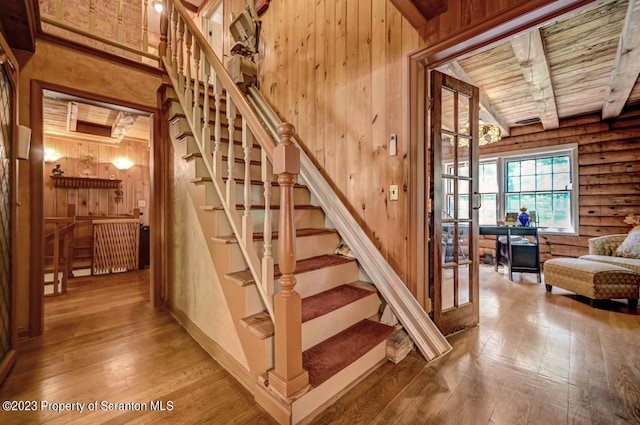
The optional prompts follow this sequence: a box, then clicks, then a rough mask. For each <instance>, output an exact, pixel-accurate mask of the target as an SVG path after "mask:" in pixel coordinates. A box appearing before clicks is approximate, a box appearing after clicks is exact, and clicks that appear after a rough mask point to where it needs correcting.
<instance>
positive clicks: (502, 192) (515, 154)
mask: <svg viewBox="0 0 640 425" xmlns="http://www.w3.org/2000/svg"><path fill="white" fill-rule="evenodd" d="M560 155H568V156H569V161H570V169H571V171H570V175H571V189H570V190H569V192H570V195H571V214H570V218H571V227H567V228H546V227H541V228H540V230H539V232H540V233H545V234H561V235H578V234H579V229H580V221H579V220H580V214H579V197H580V193H579V192H580V184H579V164H578V144H577V143H571V144H564V145H557V146H550V147H542V148H534V149H523V150H518V151H512V152H506V153H504V154H501V155H495V154H493V155H481V156H480V160H479V163H480V164H482V163H490V162H496V163H497V178H498V199H497V206H498V210H497V211H496V216H497V217H504V216H505V214H506V186H507V181H506V164H507V162H508V161H513V160H518V161H522V160H527V159H535V158H540V157H549V156H560ZM491 193H493V192H491ZM481 195H482V193H481Z"/></svg>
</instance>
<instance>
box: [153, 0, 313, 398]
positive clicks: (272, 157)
mask: <svg viewBox="0 0 640 425" xmlns="http://www.w3.org/2000/svg"><path fill="white" fill-rule="evenodd" d="M164 6H165V7H164V11H165V12H163V16H162V18H161V19H162V22H161V28H162V29H164V30H165V32H166V33H163V34H161V40H162V45H161V50H160V51H161V55H162V57H161V60H162V62H163V63H164V66H165V68H166V69H167V74H168V76H169V79H170V80H171V83H172V85H173V87H174V89H175V91H176V96H177V98H178V100H179V102H180V104H181V106H182V109H183V111H184V114H185V117H186V120H187V122H188V123H189V127H190V128H191V130H192V134H193V135H192V136H189V137H192V138H193V140H194V142H195V143H194V145H195V146H196V147H197V149H198V150H199V151H200V154H201V158H202V161H203V162H204V165H205V169H206V170H207V172H208V173H209V175H210V177H211V183H212V184H213V187H214V188H215V191H216V193H217V195H218V198H219V200H220V204H221V205H222V207H223V209H224V211H225V214H226V216H227V218H228V220H229V224H230V227H231V228H232V230H233V233H234V235H235V237H236V240H237V242H238V246H239V248H240V251H241V252H242V254H243V256H244V259H245V262H246V263H247V265H248V267H249V270H250V271H251V274H252V276H253V278H254V280H255V283H256V288H257V289H258V292H259V293H260V296H261V298H262V301H263V302H264V304H265V307H266V309H267V311H268V312H269V315H270V317H271V319H272V320H273V321H274V328H275V340H274V344H275V357H274V360H275V365H276V366H275V370H274V371H273V372H271V373H270V374H269V382H270V384H269V387H270V389H271V390H273V391H274V392H276V393H278V394H279V395H280V396H281V397H285V398H290V397H292V396H293V394H294V393H300V391H302V390H304V389H305V388H308V382H309V379H308V374H307V372H306V371H305V370H304V369H303V367H302V315H301V310H302V300H301V297H300V294H298V293H297V292H296V291H295V285H296V278H295V276H294V272H295V261H296V247H295V225H294V215H293V214H294V209H293V208H294V204H293V186H294V182H295V179H296V176H297V174H298V173H299V172H300V151H299V149H298V148H297V147H296V146H295V145H293V143H291V138H292V136H293V134H294V133H295V128H294V127H293V125H291V124H283V125H281V128H280V131H279V137H280V143H279V144H278V146H277V147H276V145H275V143H274V141H273V139H272V138H271V136H270V134H269V132H268V131H267V129H266V128H265V127H264V125H263V124H262V122H261V121H260V119H259V118H258V116H257V115H256V113H255V111H254V110H253V108H251V106H250V105H249V103H248V101H247V98H246V97H245V96H244V94H243V93H242V92H241V91H240V89H239V88H238V87H237V86H236V84H235V82H234V81H233V79H232V78H231V76H230V75H229V74H228V72H227V71H226V69H225V68H224V66H223V65H222V62H220V60H219V59H218V57H217V56H216V55H215V53H214V52H213V50H212V49H211V47H210V46H209V44H208V43H207V41H206V40H205V38H204V37H203V36H202V34H200V31H199V29H198V28H197V27H196V25H195V24H194V22H193V21H192V19H191V17H190V16H189V15H188V14H187V11H186V9H185V8H184V6H182V4H180V2H175V1H174V0H164ZM165 40H166V43H165ZM212 71H213V72H212ZM210 80H212V93H213V96H214V103H215V106H214V108H213V109H212V108H211V106H210V104H209V96H210V95H211V93H210V92H209V85H210ZM201 88H202V89H201ZM223 96H224V99H225V101H226V104H225V106H226V119H227V123H228V126H227V129H228V138H227V140H229V141H230V143H229V149H228V152H227V163H228V164H227V169H226V172H227V175H228V176H232V172H233V163H234V155H235V152H234V146H233V140H234V134H235V132H236V131H237V130H236V128H235V127H236V126H235V122H236V119H237V117H238V116H240V118H241V119H242V130H241V132H242V142H243V143H242V147H243V150H244V166H245V175H244V180H243V183H244V185H245V192H244V194H243V195H244V196H243V197H242V198H243V199H242V200H240V199H236V186H235V185H236V181H235V179H233V178H229V179H226V183H225V182H224V181H223V170H222V168H223V167H222V151H221V144H222V139H221V113H220V106H221V100H222V97H223ZM212 113H215V120H214V129H213V131H211V128H210V125H209V120H208V119H204V120H203V119H202V117H210V116H211V114H212ZM211 134H213V135H214V143H213V149H212V143H211ZM254 139H255V140H256V141H257V142H258V144H259V145H260V147H261V149H262V162H261V167H262V170H261V171H262V172H261V174H262V180H263V183H264V199H265V203H264V205H265V206H266V210H265V214H264V220H265V224H264V234H265V240H264V254H263V257H262V258H259V257H258V252H257V250H256V249H255V247H254V245H253V222H252V219H251V215H250V210H251V197H250V192H249V186H250V185H251V180H250V173H249V172H248V170H249V167H250V166H251V161H250V158H251V150H252V147H253V140H254ZM270 163H272V164H273V173H275V174H278V184H279V186H280V215H279V217H280V222H279V227H278V232H279V242H278V256H279V265H280V270H281V271H282V276H281V277H280V287H281V288H282V290H281V292H280V293H278V294H275V295H274V293H273V288H274V283H273V281H274V264H273V258H272V257H271V240H270V236H268V235H271V233H272V230H273V227H272V224H271V221H270V220H271V217H270V214H269V205H270V199H271V180H270V179H271V177H270V174H271V170H270ZM237 201H242V205H243V207H244V208H243V215H242V216H240V215H239V214H238V212H237V211H236V202H237Z"/></svg>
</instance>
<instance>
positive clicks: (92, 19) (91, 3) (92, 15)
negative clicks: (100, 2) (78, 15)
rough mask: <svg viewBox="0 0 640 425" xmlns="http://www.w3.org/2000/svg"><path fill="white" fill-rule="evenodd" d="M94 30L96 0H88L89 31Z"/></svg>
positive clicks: (92, 32) (93, 31)
mask: <svg viewBox="0 0 640 425" xmlns="http://www.w3.org/2000/svg"><path fill="white" fill-rule="evenodd" d="M95 31H96V0H89V32H90V33H91V34H94V33H95Z"/></svg>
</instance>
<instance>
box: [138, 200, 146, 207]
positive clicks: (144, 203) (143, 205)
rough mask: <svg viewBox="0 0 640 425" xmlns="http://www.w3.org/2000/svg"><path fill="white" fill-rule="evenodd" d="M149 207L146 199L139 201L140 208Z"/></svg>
mask: <svg viewBox="0 0 640 425" xmlns="http://www.w3.org/2000/svg"><path fill="white" fill-rule="evenodd" d="M146 206H147V201H145V200H144V199H138V208H144V207H146Z"/></svg>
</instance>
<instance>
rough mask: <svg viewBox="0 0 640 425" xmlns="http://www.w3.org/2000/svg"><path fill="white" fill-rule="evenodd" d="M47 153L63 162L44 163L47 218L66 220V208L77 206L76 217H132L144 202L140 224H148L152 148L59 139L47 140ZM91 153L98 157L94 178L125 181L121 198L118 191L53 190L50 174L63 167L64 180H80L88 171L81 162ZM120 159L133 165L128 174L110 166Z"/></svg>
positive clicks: (92, 171) (130, 142) (93, 167)
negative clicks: (85, 170) (52, 152)
mask: <svg viewBox="0 0 640 425" xmlns="http://www.w3.org/2000/svg"><path fill="white" fill-rule="evenodd" d="M44 142H45V149H54V150H55V151H56V152H57V153H58V154H59V155H61V157H60V159H58V160H57V161H55V162H53V163H45V167H44V216H45V217H65V216H66V215H67V205H68V204H74V205H75V206H76V207H75V210H76V215H79V216H89V215H93V216H101V215H102V216H104V215H121V214H132V212H133V209H134V208H137V205H138V201H139V200H142V201H145V204H146V205H147V207H142V208H140V211H141V212H143V215H142V217H141V221H142V222H143V223H144V224H145V225H148V224H149V213H148V206H149V202H150V180H149V179H150V176H149V148H148V145H147V143H141V142H137V141H128V140H126V139H125V140H123V141H122V142H121V143H120V144H118V145H115V144H103V143H95V142H87V141H77V140H74V139H67V138H63V137H56V136H46V137H45V140H44ZM88 152H92V153H93V155H94V156H95V157H96V163H95V164H94V165H92V166H91V167H89V169H90V170H91V173H92V175H93V176H95V177H97V178H101V179H108V178H111V176H113V178H115V179H118V180H122V183H121V185H122V196H121V197H118V196H117V195H116V193H115V192H116V191H115V189H95V188H92V189H87V188H63V187H54V186H53V181H52V180H51V178H50V176H51V170H52V169H53V168H54V167H55V166H56V164H60V167H61V168H62V169H63V170H64V175H65V177H78V176H80V175H81V172H82V171H83V170H84V169H85V164H84V163H83V162H81V160H80V159H81V158H82V157H83V156H84V155H86V154H87V153H88ZM118 158H128V159H129V160H130V161H131V162H133V163H134V164H135V165H133V166H132V167H131V168H129V169H128V170H118V169H117V168H116V167H115V166H114V165H113V164H112V163H111V162H112V161H115V160H117V159H118Z"/></svg>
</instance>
